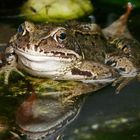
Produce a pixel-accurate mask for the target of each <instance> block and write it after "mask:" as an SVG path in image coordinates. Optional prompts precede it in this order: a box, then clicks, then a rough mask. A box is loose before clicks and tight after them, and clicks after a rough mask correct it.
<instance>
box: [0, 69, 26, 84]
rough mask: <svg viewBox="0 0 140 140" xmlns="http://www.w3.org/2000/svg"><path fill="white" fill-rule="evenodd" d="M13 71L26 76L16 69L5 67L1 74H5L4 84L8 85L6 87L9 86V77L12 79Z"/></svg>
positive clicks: (0, 71)
mask: <svg viewBox="0 0 140 140" xmlns="http://www.w3.org/2000/svg"><path fill="white" fill-rule="evenodd" d="M12 71H14V72H16V73H18V74H19V75H21V76H23V77H24V74H23V73H22V72H20V71H19V70H18V69H17V68H16V67H10V66H4V67H2V69H1V70H0V74H4V84H6V85H7V84H8V82H9V77H10V74H11V72H12Z"/></svg>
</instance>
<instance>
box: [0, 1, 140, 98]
mask: <svg viewBox="0 0 140 140" xmlns="http://www.w3.org/2000/svg"><path fill="white" fill-rule="evenodd" d="M131 9H132V5H131V4H130V3H128V8H127V12H126V13H125V14H124V15H122V16H121V17H120V18H119V19H118V20H117V21H115V22H114V23H112V24H111V25H110V26H109V27H107V28H105V29H103V30H101V29H100V27H99V26H98V25H97V24H79V23H78V24H76V23H74V24H72V25H55V24H54V25H53V24H45V25H43V24H38V25H35V24H33V23H31V22H28V21H25V22H24V23H23V24H21V25H20V26H19V28H18V31H17V33H16V34H15V35H14V36H13V37H12V38H11V40H10V42H9V45H8V47H7V48H6V51H5V56H6V65H5V66H4V67H3V68H2V69H1V73H3V72H5V83H8V77H9V75H10V73H11V71H16V72H18V73H19V74H21V75H23V74H22V72H21V70H23V71H25V72H26V73H29V74H30V75H33V76H37V77H43V78H51V79H54V80H74V81H82V82H84V83H90V84H91V83H103V84H106V83H111V82H114V83H113V85H116V84H118V83H120V81H122V79H124V78H125V79H127V80H125V81H129V80H130V79H132V78H134V77H136V76H137V75H138V69H139V58H140V57H139V52H140V49H139V43H138V42H137V41H135V39H134V38H133V37H132V36H131V34H130V33H129V31H128V29H127V28H126V21H127V18H128V15H129V13H130V11H131ZM114 27H116V29H115V28H114ZM114 29H115V30H114ZM118 77H119V78H118ZM122 77H123V78H122ZM116 79H117V80H116ZM128 79H129V80H128ZM126 83H128V82H124V83H123V84H120V86H119V87H118V91H119V90H120V89H121V88H122V87H123V86H124V85H125V84H126ZM75 96H76V95H75Z"/></svg>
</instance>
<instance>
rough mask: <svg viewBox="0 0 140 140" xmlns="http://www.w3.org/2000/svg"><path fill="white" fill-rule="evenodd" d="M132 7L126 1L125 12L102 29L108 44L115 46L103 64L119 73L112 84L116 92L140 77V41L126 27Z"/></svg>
mask: <svg viewBox="0 0 140 140" xmlns="http://www.w3.org/2000/svg"><path fill="white" fill-rule="evenodd" d="M133 7H134V6H133V5H132V3H130V2H128V3H127V10H126V12H125V13H124V14H123V15H122V16H120V17H119V18H118V19H117V20H116V21H114V22H113V23H112V24H111V25H109V26H108V27H106V28H104V29H103V30H102V31H103V34H104V35H105V37H106V39H107V41H108V46H109V47H111V48H116V49H115V51H114V52H112V53H108V54H107V55H106V59H105V64H107V65H110V66H112V67H114V68H115V69H116V70H117V71H118V72H119V73H120V77H119V78H117V80H115V81H114V82H113V84H112V85H113V86H117V89H116V93H119V92H120V90H121V89H123V88H124V87H125V86H126V85H128V84H129V82H131V81H132V80H134V79H138V80H139V79H140V78H139V77H140V73H139V68H140V43H139V41H138V40H136V39H135V38H134V37H133V35H132V34H131V33H130V31H129V29H128V27H127V22H128V18H129V15H130V14H131V11H132V10H133Z"/></svg>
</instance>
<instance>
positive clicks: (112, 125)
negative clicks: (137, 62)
mask: <svg viewBox="0 0 140 140" xmlns="http://www.w3.org/2000/svg"><path fill="white" fill-rule="evenodd" d="M95 7H96V9H95V12H94V15H95V17H96V22H97V23H99V24H100V25H101V26H102V27H104V26H105V25H106V24H108V22H111V20H113V19H115V18H117V17H118V16H120V15H121V14H122V13H123V11H124V8H123V6H122V5H113V4H109V5H108V4H106V5H105V4H104V3H103V2H100V1H99V2H95ZM139 17H140V15H139V8H136V9H134V10H133V12H132V14H131V16H130V20H129V23H128V26H129V29H130V31H131V32H132V34H133V35H134V36H135V37H136V38H137V39H138V40H139V41H140V37H139V30H140V28H139V25H140V20H137V19H139ZM15 20H17V19H15ZM18 22H19V23H20V22H22V21H18ZM16 26H17V23H16V24H15V21H14V19H12V20H10V19H8V20H7V19H4V18H3V19H2V20H1V21H0V28H1V33H0V43H6V42H7V41H8V40H9V38H10V37H11V35H12V34H14V32H15V31H16ZM13 81H14V82H16V80H15V79H13ZM19 81H20V80H19ZM0 84H1V85H0V91H1V94H5V93H6V94H7V96H4V97H3V95H2V96H1V97H0V98H1V101H0V116H1V117H0V120H2V123H1V124H0V131H1V129H2V131H1V134H0V140H9V139H11V140H18V139H19V138H18V136H17V137H16V136H15V135H16V134H15V132H17V130H16V127H17V126H16V124H15V122H14V121H15V114H16V113H17V112H16V110H17V108H18V107H17V106H18V105H19V104H20V103H21V102H23V101H24V99H25V98H28V96H27V95H24V97H22V95H17V94H16V92H17V93H19V91H18V88H17V89H16V88H15V87H14V89H12V88H11V87H12V85H10V86H9V87H7V86H5V87H3V85H2V82H0ZM14 84H15V83H14ZM139 84H140V83H139V82H137V81H134V82H131V83H130V84H129V85H128V86H127V87H125V88H124V89H123V90H122V91H121V92H120V94H115V88H114V87H112V86H107V87H105V88H103V89H101V90H99V91H96V92H94V93H93V94H90V95H89V96H88V97H87V98H86V100H85V102H84V104H83V100H82V104H83V107H82V108H81V111H80V113H79V115H78V117H76V119H75V120H74V121H73V122H72V123H70V124H69V125H68V126H67V127H65V128H64V129H63V130H61V131H62V134H63V136H62V137H63V140H118V139H120V140H124V139H125V140H139V139H140V86H139ZM19 86H21V88H23V89H24V91H25V90H26V85H25V84H24V83H23V84H20V83H19ZM8 88H9V89H10V90H8ZM49 90H50V89H49ZM28 91H31V92H32V90H30V89H28ZM14 92H15V96H11V93H14ZM22 94H23V93H22ZM80 100H81V99H80ZM38 104H40V103H38ZM46 104H48V105H49V103H46ZM78 104H79V105H81V101H80V103H79V102H78ZM41 106H43V105H42V104H41ZM68 107H69V106H68ZM60 108H61V107H60ZM72 109H73V108H72ZM13 110H14V111H13ZM79 110H80V109H79ZM9 112H12V113H9ZM11 118H14V119H13V120H12V119H11ZM2 124H3V125H2ZM9 124H10V126H9ZM3 126H4V127H3ZM5 130H7V132H6V133H5ZM8 131H11V132H10V133H9V132H8ZM13 133H14V134H13ZM13 136H14V137H13ZM15 137H16V138H15ZM22 139H23V140H25V139H26V138H25V137H22ZM50 139H53V137H50ZM60 139H61V138H60Z"/></svg>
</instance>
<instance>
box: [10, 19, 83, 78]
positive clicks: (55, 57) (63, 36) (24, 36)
mask: <svg viewBox="0 0 140 140" xmlns="http://www.w3.org/2000/svg"><path fill="white" fill-rule="evenodd" d="M10 44H11V45H12V47H13V48H14V50H15V53H16V54H17V55H18V60H19V61H20V63H21V64H22V65H23V66H25V67H26V68H28V69H32V70H33V71H39V72H46V71H47V72H48V74H49V73H53V72H55V73H54V74H56V75H57V72H58V73H59V74H60V71H63V72H64V69H68V68H70V67H71V66H72V65H74V63H75V62H77V61H79V60H81V59H82V53H81V49H80V46H79V45H78V43H77V42H76V41H75V39H74V38H73V37H72V34H71V33H70V29H69V30H68V29H66V28H65V27H62V26H57V27H56V26H52V25H47V24H46V25H35V24H33V23H30V22H28V21H25V22H24V23H23V24H22V25H20V26H19V28H18V31H17V34H16V35H15V36H14V37H13V38H12V39H11V41H10ZM23 66H22V67H23ZM48 74H47V75H48ZM45 75H46V74H45ZM43 76H44V75H43Z"/></svg>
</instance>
